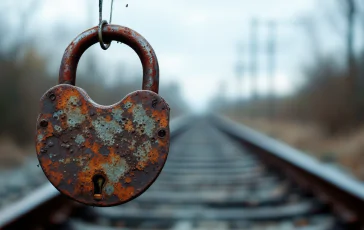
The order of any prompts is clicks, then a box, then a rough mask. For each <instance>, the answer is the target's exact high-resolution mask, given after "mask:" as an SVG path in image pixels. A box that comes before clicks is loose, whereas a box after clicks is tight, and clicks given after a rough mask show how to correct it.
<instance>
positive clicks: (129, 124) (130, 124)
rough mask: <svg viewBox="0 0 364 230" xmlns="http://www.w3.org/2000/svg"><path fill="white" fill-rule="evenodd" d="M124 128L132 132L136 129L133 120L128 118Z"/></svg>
mask: <svg viewBox="0 0 364 230" xmlns="http://www.w3.org/2000/svg"><path fill="white" fill-rule="evenodd" d="M124 129H125V130H126V131H128V132H132V131H133V130H134V126H133V122H132V121H131V120H128V121H127V122H126V123H125V125H124Z"/></svg>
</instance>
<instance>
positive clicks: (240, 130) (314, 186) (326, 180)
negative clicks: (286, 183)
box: [209, 115, 364, 226]
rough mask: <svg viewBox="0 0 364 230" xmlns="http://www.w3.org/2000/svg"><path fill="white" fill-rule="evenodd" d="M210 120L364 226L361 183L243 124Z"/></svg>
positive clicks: (221, 119) (214, 118)
mask: <svg viewBox="0 0 364 230" xmlns="http://www.w3.org/2000/svg"><path fill="white" fill-rule="evenodd" d="M209 119H210V120H211V121H212V123H213V124H214V125H215V126H216V127H217V128H218V129H219V130H220V131H222V132H223V133H225V134H227V135H228V136H230V137H232V138H233V139H235V140H237V141H239V142H241V144H242V145H243V146H244V147H245V148H249V149H250V150H251V151H252V152H254V153H255V154H257V155H258V156H259V157H260V158H261V160H262V161H263V162H264V163H266V164H267V165H268V166H270V167H272V168H275V169H276V170H278V171H281V172H282V173H283V174H284V175H285V176H287V177H289V178H290V179H292V180H293V182H296V183H297V184H299V185H300V186H301V187H302V188H304V189H307V190H309V191H310V192H313V194H315V195H316V196H317V197H319V198H320V199H321V200H323V201H324V202H325V203H328V204H330V205H332V206H333V210H334V212H336V213H337V214H339V216H341V217H342V218H343V221H345V222H351V223H354V224H357V225H360V226H364V184H363V183H362V182H360V181H358V180H356V179H355V178H353V177H351V176H349V175H347V174H345V173H343V172H341V171H340V170H338V169H336V168H334V167H332V166H329V165H327V164H323V163H321V162H319V161H318V160H316V159H314V158H313V157H311V156H309V155H307V154H305V153H303V152H301V151H299V150H297V149H294V148H293V147H290V146H288V145H287V144H285V143H283V142H280V141H278V140H276V139H273V138H271V137H268V136H266V135H264V134H262V133H259V132H257V131H255V130H253V129H251V128H249V127H247V126H245V125H243V124H240V123H237V122H234V121H232V120H230V119H228V118H226V117H222V116H216V115H211V116H210V117H209Z"/></svg>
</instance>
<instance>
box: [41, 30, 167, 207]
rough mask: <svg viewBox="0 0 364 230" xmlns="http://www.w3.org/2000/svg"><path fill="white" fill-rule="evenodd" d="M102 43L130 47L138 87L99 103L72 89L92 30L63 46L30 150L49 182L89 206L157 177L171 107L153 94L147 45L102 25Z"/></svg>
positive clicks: (127, 194)
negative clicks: (138, 71) (139, 75)
mask: <svg viewBox="0 0 364 230" xmlns="http://www.w3.org/2000/svg"><path fill="white" fill-rule="evenodd" d="M102 30H103V31H102V33H103V37H104V39H105V40H106V41H108V42H109V41H110V42H111V41H112V40H115V41H119V42H122V43H124V44H127V45H128V46H130V47H131V48H132V49H133V50H134V51H135V52H136V53H137V54H138V56H139V58H140V60H141V62H142V66H143V87H142V89H143V90H138V91H134V92H132V93H130V94H128V95H127V96H126V97H125V98H124V99H123V100H121V101H120V102H118V103H116V104H114V105H110V106H101V105H98V104H96V103H95V102H93V101H92V100H91V99H90V97H89V96H88V95H87V93H86V92H85V91H84V90H83V89H81V88H79V87H77V86H75V80H76V69H77V65H78V61H79V60H80V58H81V55H82V54H83V53H84V51H86V50H87V49H88V48H89V47H90V46H92V45H93V44H95V43H97V42H98V28H97V27H94V28H92V29H89V30H87V31H85V32H83V33H82V34H80V35H79V36H78V37H77V38H76V39H75V40H73V42H72V43H71V44H70V45H69V46H68V48H67V49H66V51H65V53H64V56H63V59H62V63H61V67H60V74H59V85H56V86H54V87H53V88H51V89H49V90H48V91H47V92H46V93H45V94H44V95H43V96H42V98H41V100H40V115H39V117H38V121H37V131H36V150H37V156H38V160H39V162H40V165H41V167H42V169H43V171H44V173H45V175H46V176H47V178H48V180H49V181H50V182H51V183H52V184H53V185H54V187H56V188H57V189H58V190H59V191H60V192H61V193H63V194H65V195H67V196H68V197H70V198H72V199H74V200H76V201H79V202H81V203H84V204H87V205H93V206H114V205H118V204H122V203H125V202H128V201H130V200H132V199H134V198H136V197H138V196H139V195H141V194H142V193H143V192H144V191H146V189H147V188H148V187H149V186H150V185H151V184H152V183H153V182H154V181H155V180H156V178H157V177H158V175H159V173H160V172H161V170H162V168H163V166H164V163H165V161H166V159H167V155H168V151H169V137H170V136H169V106H168V104H167V103H166V102H165V101H164V99H163V98H162V97H161V96H159V95H158V87H159V67H158V61H157V57H156V55H155V53H154V51H153V49H152V47H151V46H150V45H149V43H148V42H147V41H146V40H145V39H144V38H143V37H142V36H141V35H139V34H138V33H136V32H135V31H133V30H131V29H129V28H126V27H121V26H116V25H105V26H104V27H103V28H102Z"/></svg>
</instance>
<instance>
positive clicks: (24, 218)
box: [0, 116, 193, 230]
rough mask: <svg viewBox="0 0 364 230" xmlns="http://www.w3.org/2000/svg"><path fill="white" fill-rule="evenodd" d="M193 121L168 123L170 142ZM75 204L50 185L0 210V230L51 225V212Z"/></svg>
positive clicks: (183, 117)
mask: <svg viewBox="0 0 364 230" xmlns="http://www.w3.org/2000/svg"><path fill="white" fill-rule="evenodd" d="M191 120H193V118H192V117H191V116H182V117H178V118H175V119H173V120H172V121H171V123H170V137H171V140H172V139H173V138H175V137H176V136H178V135H179V134H180V133H182V132H183V131H184V130H185V129H186V128H187V127H188V125H189V122H190V121H191ZM74 205H76V203H75V202H73V201H71V200H70V199H68V198H66V197H65V196H63V195H61V194H60V193H59V192H58V190H56V189H55V188H54V187H53V186H52V185H51V184H50V183H46V184H44V185H43V186H41V187H39V188H37V189H36V190H34V191H32V192H31V193H29V195H28V196H26V197H23V198H22V199H20V200H18V201H17V202H14V203H12V205H11V206H6V207H3V208H2V209H0V229H1V230H3V229H29V228H30V227H31V226H47V225H49V224H52V223H51V222H52V220H51V219H52V216H53V215H55V213H54V212H53V211H57V210H58V209H60V208H62V207H65V206H70V207H71V206H74Z"/></svg>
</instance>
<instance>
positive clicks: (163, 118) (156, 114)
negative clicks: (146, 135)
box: [152, 110, 168, 128]
mask: <svg viewBox="0 0 364 230" xmlns="http://www.w3.org/2000/svg"><path fill="white" fill-rule="evenodd" d="M152 116H153V118H154V119H156V120H157V119H159V120H160V121H159V124H160V126H162V127H163V128H165V127H167V126H168V115H167V112H166V111H158V110H153V111H152Z"/></svg>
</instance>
